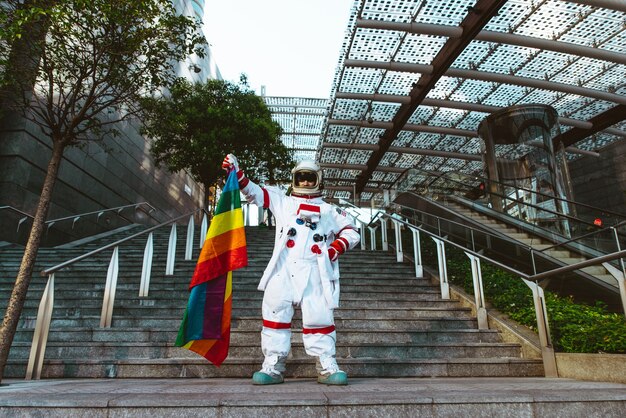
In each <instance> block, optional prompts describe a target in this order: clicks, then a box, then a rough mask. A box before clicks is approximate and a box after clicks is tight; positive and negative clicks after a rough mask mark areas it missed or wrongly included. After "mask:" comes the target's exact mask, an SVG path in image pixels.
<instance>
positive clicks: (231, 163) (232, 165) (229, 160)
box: [222, 154, 239, 173]
mask: <svg viewBox="0 0 626 418" xmlns="http://www.w3.org/2000/svg"><path fill="white" fill-rule="evenodd" d="M222 168H223V169H224V170H226V172H230V171H231V170H235V173H237V172H239V163H238V162H237V157H235V156H234V155H233V154H228V155H227V156H226V157H224V161H223V162H222Z"/></svg>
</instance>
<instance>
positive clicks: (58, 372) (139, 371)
mask: <svg viewBox="0 0 626 418" xmlns="http://www.w3.org/2000/svg"><path fill="white" fill-rule="evenodd" d="M198 357H199V356H198ZM261 362H262V360H261V358H249V359H232V360H231V359H226V361H225V362H224V363H223V364H222V365H221V366H220V367H214V366H213V365H211V364H210V363H209V362H207V361H206V360H205V359H203V358H198V359H192V358H190V359H119V360H110V361H108V360H100V359H83V360H70V359H67V360H44V364H43V369H42V373H41V378H42V379H52V378H66V379H67V378H95V377H110V378H139V377H141V378H146V377H150V378H191V377H200V378H213V377H249V376H252V374H253V373H254V372H255V371H257V370H259V368H260V365H261ZM340 367H341V369H342V370H344V371H345V372H346V373H348V375H349V376H351V377H353V378H357V377H470V376H473V377H478V376H490V377H509V376H542V375H543V363H542V362H541V360H531V359H520V358H508V357H505V358H470V359H467V358H450V359H448V358H439V359H402V360H396V359H372V358H361V359H343V360H342V362H341V363H340ZM25 370H26V363H25V362H24V361H16V360H10V361H8V362H7V366H6V369H5V377H8V378H11V377H20V376H24V374H25ZM316 376H317V372H316V370H315V360H314V359H312V358H293V359H290V361H288V362H287V370H286V372H285V377H287V378H294V377H307V378H313V377H316Z"/></svg>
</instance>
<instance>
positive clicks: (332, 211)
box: [222, 154, 360, 385]
mask: <svg viewBox="0 0 626 418" xmlns="http://www.w3.org/2000/svg"><path fill="white" fill-rule="evenodd" d="M222 167H223V168H224V169H226V170H227V171H229V170H232V169H234V170H236V171H237V178H238V180H239V186H240V188H241V192H242V193H243V194H244V196H245V197H246V200H247V201H248V202H249V203H254V204H256V205H258V206H262V207H263V208H270V209H271V211H272V213H273V214H274V217H275V219H276V240H275V242H274V251H273V254H272V257H271V259H270V262H269V264H268V266H267V268H266V269H265V272H264V273H263V276H262V277H261V281H260V283H259V286H258V289H259V290H262V291H264V295H263V308H262V312H263V330H262V331H261V348H262V351H263V355H264V356H265V360H264V362H263V366H262V368H261V370H260V371H258V372H255V373H254V375H253V376H252V382H253V384H255V385H270V384H277V383H282V382H283V373H284V371H285V360H286V359H287V355H288V354H289V350H290V348H291V320H292V317H293V314H294V308H295V307H297V306H299V307H300V309H301V311H302V340H303V343H304V348H305V350H306V353H307V354H308V355H310V356H314V357H316V358H317V366H316V367H317V372H318V378H317V381H318V383H322V384H327V385H346V384H347V383H348V377H347V374H346V373H345V372H344V371H342V370H340V369H339V366H338V365H337V361H336V359H335V340H336V332H335V322H334V317H333V310H334V308H336V307H338V306H339V268H338V263H337V258H338V257H339V256H340V255H341V254H343V253H344V252H346V251H347V250H348V249H350V248H353V247H354V246H355V245H356V244H357V243H358V242H360V236H359V233H358V232H357V231H356V229H355V227H354V226H353V225H352V223H351V221H350V220H349V218H348V216H347V215H346V213H345V212H344V211H342V210H341V209H339V208H336V207H333V206H331V205H330V204H328V203H326V202H324V201H323V200H322V198H321V195H322V190H321V188H322V171H321V169H320V167H319V165H317V163H315V162H314V161H302V162H300V163H299V164H298V165H297V166H296V167H295V168H294V169H293V170H292V192H291V195H290V196H287V195H285V193H284V192H283V191H281V190H280V189H278V188H276V187H270V186H267V187H263V188H261V187H259V186H258V185H256V184H255V183H253V182H252V181H250V180H249V179H248V178H247V177H246V176H245V174H244V172H243V171H241V170H239V166H238V163H237V159H236V158H235V156H233V155H232V154H228V155H227V156H226V158H225V159H224V163H223V164H222Z"/></svg>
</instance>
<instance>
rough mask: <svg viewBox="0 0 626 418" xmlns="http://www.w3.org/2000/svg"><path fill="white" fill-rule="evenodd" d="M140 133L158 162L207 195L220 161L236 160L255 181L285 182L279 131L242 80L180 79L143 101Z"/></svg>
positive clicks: (288, 161)
mask: <svg viewBox="0 0 626 418" xmlns="http://www.w3.org/2000/svg"><path fill="white" fill-rule="evenodd" d="M144 108H145V109H146V110H147V112H148V114H149V117H148V118H147V120H146V122H145V124H144V128H143V130H144V133H145V134H146V135H148V136H149V137H151V138H152V139H153V140H154V144H153V146H152V148H151V151H152V153H153V154H154V156H155V159H156V161H157V162H158V163H162V164H165V165H166V166H167V167H168V169H169V170H170V171H174V172H176V171H179V170H188V171H189V173H190V174H191V175H192V176H193V177H194V178H195V179H196V181H198V182H200V183H202V184H203V185H204V190H205V192H208V190H209V188H210V187H211V186H213V185H215V184H216V183H217V181H218V180H219V179H220V178H221V177H223V176H224V171H223V170H222V160H223V159H224V157H225V156H226V154H228V153H233V154H234V155H236V156H237V158H238V160H239V162H240V165H241V167H242V168H245V170H246V175H247V176H248V177H250V178H251V179H253V180H259V179H261V178H262V179H266V180H268V179H269V180H271V181H274V182H277V181H280V180H283V179H284V178H285V172H286V168H287V167H289V168H291V165H292V163H293V158H292V157H291V155H290V153H289V151H288V150H287V148H286V147H285V146H284V145H283V143H282V142H281V140H280V136H281V134H282V129H281V127H280V125H279V124H278V123H277V122H275V121H273V120H272V117H271V114H270V111H269V109H268V108H267V106H266V105H265V103H264V102H263V100H262V99H261V98H260V97H259V96H257V95H256V94H255V93H254V92H253V91H251V90H250V89H249V87H248V85H247V82H246V78H245V76H242V78H241V81H240V83H239V84H235V83H232V82H229V81H224V80H208V81H207V82H205V83H190V82H189V81H186V80H183V79H179V80H178V81H177V82H176V83H175V84H174V86H173V87H172V88H171V90H170V92H169V94H168V95H164V96H161V97H158V98H152V99H146V101H145V103H144Z"/></svg>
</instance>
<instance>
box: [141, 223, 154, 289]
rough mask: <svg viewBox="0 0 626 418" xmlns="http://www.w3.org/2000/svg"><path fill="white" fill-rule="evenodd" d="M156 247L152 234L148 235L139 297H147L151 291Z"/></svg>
mask: <svg viewBox="0 0 626 418" xmlns="http://www.w3.org/2000/svg"><path fill="white" fill-rule="evenodd" d="M153 248H154V245H153V243H152V232H150V234H148V239H147V240H146V248H145V250H144V251H143V266H142V267H141V283H140V284H139V297H147V296H148V291H149V289H150V275H151V273H152V255H153V253H154V251H153Z"/></svg>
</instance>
